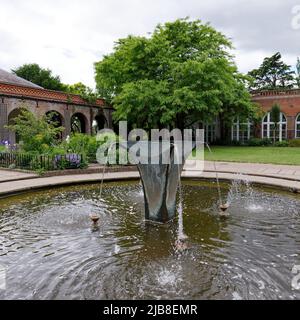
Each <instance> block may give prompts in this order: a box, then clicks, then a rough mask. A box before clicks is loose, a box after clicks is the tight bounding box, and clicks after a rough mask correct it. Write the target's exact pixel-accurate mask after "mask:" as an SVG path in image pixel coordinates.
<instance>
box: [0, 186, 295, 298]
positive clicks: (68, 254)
mask: <svg viewBox="0 0 300 320" xmlns="http://www.w3.org/2000/svg"><path fill="white" fill-rule="evenodd" d="M182 188H183V190H182V191H183V215H184V216H183V218H184V220H183V226H184V232H185V234H186V235H187V236H188V249H187V250H185V251H182V252H178V251H177V250H176V248H175V246H174V244H175V243H176V239H177V232H178V224H177V221H174V222H173V223H171V224H169V225H166V226H159V225H151V224H147V223H145V221H144V218H143V192H142V188H141V186H140V184H139V183H138V182H136V183H135V182H129V183H120V182H118V183H108V184H106V185H105V188H104V190H103V194H102V199H99V194H100V187H99V185H84V186H82V185H81V186H72V187H67V188H59V189H55V190H49V191H41V192H36V193H31V194H25V195H19V196H15V197H11V198H7V199H2V200H0V265H1V266H2V267H5V270H6V290H0V299H300V291H299V290H298V291H297V290H296V289H297V288H295V287H294V288H293V277H295V275H294V274H293V273H292V269H293V267H294V266H297V265H300V252H299V248H300V198H299V196H296V195H293V194H288V193H284V192H280V191H278V190H276V191H274V190H272V189H262V188H252V187H251V186H249V185H247V184H246V185H244V184H241V183H238V182H235V183H233V184H231V185H227V184H224V185H222V195H223V197H227V198H228V201H229V202H230V208H229V212H230V218H229V219H226V220H224V219H221V218H220V217H219V216H218V210H217V205H216V204H217V201H218V193H217V190H216V186H215V184H214V183H207V182H194V181H190V182H189V181H186V182H184V183H183V187H182ZM93 213H94V214H98V215H100V227H99V229H95V228H93V227H92V225H91V221H90V219H89V215H90V214H93Z"/></svg>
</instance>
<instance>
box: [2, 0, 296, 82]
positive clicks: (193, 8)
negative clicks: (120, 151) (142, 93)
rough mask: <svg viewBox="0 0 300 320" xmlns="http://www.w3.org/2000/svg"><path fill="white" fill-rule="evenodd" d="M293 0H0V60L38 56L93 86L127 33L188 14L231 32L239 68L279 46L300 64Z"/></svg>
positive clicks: (10, 64) (12, 62)
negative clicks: (99, 66)
mask: <svg viewBox="0 0 300 320" xmlns="http://www.w3.org/2000/svg"><path fill="white" fill-rule="evenodd" d="M299 3H300V0H299ZM295 4H297V1H295V0H287V1H282V0H253V1H248V0H210V1H200V0H185V1H184V0H164V1H161V0H152V1H150V0H126V1H125V0H110V1H104V0H86V1H83V0H73V1H70V0H61V1H59V0H52V1H51V0H43V1H38V0H27V1H23V0H0V12H1V19H0V57H1V60H0V67H1V68H4V69H6V70H10V69H11V68H15V67H17V66H19V65H21V64H23V63H29V62H37V63H39V64H41V65H42V66H43V67H48V68H50V69H52V70H53V72H54V73H55V74H59V75H60V76H61V78H62V80H63V81H64V82H66V83H74V82H78V81H82V82H84V83H87V84H89V85H91V86H94V70H93V63H94V62H95V61H99V60H100V59H101V57H102V56H103V54H106V53H109V52H111V50H112V48H113V44H114V41H116V40H117V39H119V38H121V37H126V36H127V35H128V34H138V35H145V34H147V32H151V31H152V30H153V28H154V27H155V25H156V24H158V23H160V22H162V23H163V22H166V21H170V20H174V19H176V18H182V17H186V16H190V17H192V18H200V19H202V20H203V21H211V23H212V25H213V26H215V27H216V28H218V29H219V30H221V31H223V32H224V33H225V34H226V35H227V36H229V37H230V38H232V40H233V43H234V45H235V47H236V48H237V50H236V51H235V55H236V61H237V64H238V66H239V68H240V70H241V71H243V72H247V71H248V70H249V69H252V68H254V67H257V66H258V65H259V64H260V62H261V60H262V59H263V58H264V57H265V56H266V55H269V54H273V53H274V52H275V51H281V52H282V53H283V54H284V57H285V58H286V59H287V62H288V63H290V64H295V60H296V56H297V55H298V54H300V52H299V46H298V39H299V36H300V30H293V29H292V28H291V20H292V14H291V9H292V7H293V5H295Z"/></svg>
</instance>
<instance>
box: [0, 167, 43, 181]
mask: <svg viewBox="0 0 300 320" xmlns="http://www.w3.org/2000/svg"><path fill="white" fill-rule="evenodd" d="M36 177H38V175H37V174H35V173H26V172H21V171H20V172H18V171H12V170H5V169H0V183H2V182H6V181H16V180H24V179H32V178H36Z"/></svg>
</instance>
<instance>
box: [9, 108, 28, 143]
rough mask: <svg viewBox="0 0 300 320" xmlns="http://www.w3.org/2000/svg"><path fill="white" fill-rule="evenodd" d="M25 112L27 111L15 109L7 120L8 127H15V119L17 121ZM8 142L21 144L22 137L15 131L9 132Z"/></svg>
mask: <svg viewBox="0 0 300 320" xmlns="http://www.w3.org/2000/svg"><path fill="white" fill-rule="evenodd" d="M23 110H27V109H25V108H16V109H13V110H12V111H11V112H10V113H9V115H8V118H7V120H8V121H7V123H8V125H13V124H14V123H15V121H14V119H16V118H17V117H18V116H19V115H20V114H21V112H22V111H23ZM8 140H9V142H10V144H16V143H19V142H20V137H19V136H18V134H17V133H16V132H13V131H9V133H8Z"/></svg>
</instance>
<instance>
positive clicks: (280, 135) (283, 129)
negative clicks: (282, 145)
mask: <svg viewBox="0 0 300 320" xmlns="http://www.w3.org/2000/svg"><path fill="white" fill-rule="evenodd" d="M262 137H263V138H268V139H274V138H275V139H276V140H279V141H282V140H285V139H286V138H287V120H286V116H285V115H284V114H283V113H282V112H281V113H280V121H279V123H278V125H277V128H276V126H275V123H274V122H273V121H272V119H271V113H270V112H269V113H267V114H266V115H265V117H264V118H263V121H262Z"/></svg>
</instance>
